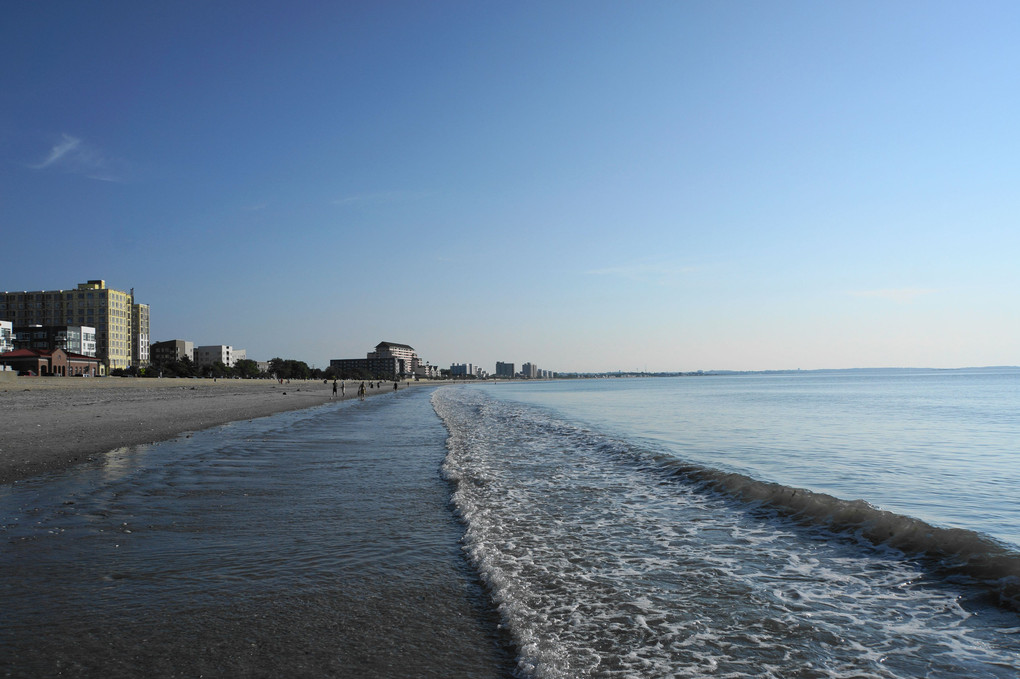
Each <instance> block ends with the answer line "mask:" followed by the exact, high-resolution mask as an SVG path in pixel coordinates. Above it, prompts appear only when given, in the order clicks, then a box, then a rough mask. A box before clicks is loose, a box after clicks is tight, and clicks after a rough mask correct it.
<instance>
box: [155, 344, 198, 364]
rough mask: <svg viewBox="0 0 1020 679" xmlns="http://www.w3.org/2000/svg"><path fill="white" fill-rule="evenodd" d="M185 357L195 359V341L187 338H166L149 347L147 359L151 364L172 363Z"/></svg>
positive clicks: (190, 359)
mask: <svg viewBox="0 0 1020 679" xmlns="http://www.w3.org/2000/svg"><path fill="white" fill-rule="evenodd" d="M185 358H187V359H188V360H189V361H194V360H195V343H194V342H189V341H188V340H166V341H165V342H155V343H153V344H152V345H151V346H150V347H149V359H150V360H151V361H152V364H153V365H163V364H164V363H173V362H174V361H180V360H183V359H185Z"/></svg>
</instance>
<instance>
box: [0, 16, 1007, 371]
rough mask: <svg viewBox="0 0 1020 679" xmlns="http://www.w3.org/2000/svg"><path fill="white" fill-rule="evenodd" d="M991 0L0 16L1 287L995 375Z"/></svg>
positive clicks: (737, 363) (768, 365)
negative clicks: (131, 293)
mask: <svg viewBox="0 0 1020 679" xmlns="http://www.w3.org/2000/svg"><path fill="white" fill-rule="evenodd" d="M1018 30H1020V4H1018V3H1016V2H1011V1H1009V2H974V3H961V2H932V1H923V2H910V1H898V2H884V1H883V2H866V1H855V2H815V1H813V0H812V1H806V2H734V1H729V0H719V1H713V2H707V1H706V2H680V1H676V0H670V1H667V2H657V1H654V0H647V1H641V2H623V1H622V0H621V1H619V2H601V1H598V0H592V1H585V2H556V1H552V2H550V1H548V0H543V1H541V2H531V1H527V0H524V1H520V2H516V1H515V2H503V3H496V2H477V1H470V2H467V1H465V2H446V1H442V0H439V1H436V2H417V1H415V2H398V1H394V2H360V1H359V2H299V3H284V2H262V1H259V0H243V1H236V2H235V1H232V0H220V1H214V2H209V1H208V0H201V1H197V0H179V1H175V2H171V3H154V2H153V3H139V2H135V1H133V0H131V1H127V0H125V1H123V2H113V1H111V2H95V3H83V2H78V1H76V0H75V1H57V0H53V1H47V0H40V1H38V2H29V1H28V0H11V1H9V2H4V3H2V4H0V64H2V66H0V233H2V241H0V242H2V246H0V250H2V253H0V290H7V291H15V290H40V289H69V288H74V287H75V286H76V285H77V284H78V283H82V282H85V281H87V280H91V279H104V280H105V281H106V282H107V285H108V286H110V287H113V288H116V289H120V290H128V289H130V288H134V290H135V299H136V301H138V302H142V303H146V304H149V305H150V307H151V339H152V340H153V341H160V340H168V339H187V340H191V341H194V342H195V343H196V344H230V345H233V346H235V347H240V348H244V349H246V350H247V352H248V356H249V357H250V358H254V359H256V360H268V359H270V358H273V357H276V356H280V357H283V358H292V359H297V360H303V361H305V362H307V363H308V364H309V365H312V366H316V367H323V368H324V367H326V366H327V365H328V361H329V360H330V359H332V358H353V357H362V356H364V355H365V353H366V352H368V351H370V350H372V348H373V347H374V346H375V345H376V344H377V343H378V342H380V341H390V342H399V343H404V344H410V345H411V346H413V347H415V349H416V350H417V351H418V354H419V356H421V357H422V359H424V360H427V361H429V362H431V363H432V364H433V365H439V366H441V367H448V366H449V365H450V364H451V363H474V364H476V365H479V366H481V367H482V368H484V369H486V370H489V371H494V369H495V362H496V361H505V362H514V363H516V364H518V365H520V364H521V363H524V362H532V363H535V364H537V365H538V366H539V367H540V368H545V369H549V370H556V371H615V370H624V371H632V370H648V371H693V370H714V369H727V370H773V369H797V368H800V369H814V368H857V367H894V366H895V367H934V368H954V367H967V366H984V365H1017V364H1020V125H1018V121H1020V41H1017V39H1016V35H1017V33H1018Z"/></svg>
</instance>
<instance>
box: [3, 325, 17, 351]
mask: <svg viewBox="0 0 1020 679" xmlns="http://www.w3.org/2000/svg"><path fill="white" fill-rule="evenodd" d="M8 351H14V324H13V323H11V322H10V321H0V354H4V353H7V352H8Z"/></svg>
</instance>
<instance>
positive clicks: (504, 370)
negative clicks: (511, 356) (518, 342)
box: [496, 361, 514, 377]
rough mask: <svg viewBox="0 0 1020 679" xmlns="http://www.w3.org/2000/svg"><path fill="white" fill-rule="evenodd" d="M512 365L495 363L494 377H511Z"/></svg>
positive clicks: (512, 374) (512, 373) (512, 372)
mask: <svg viewBox="0 0 1020 679" xmlns="http://www.w3.org/2000/svg"><path fill="white" fill-rule="evenodd" d="M513 376H514V364H513V363H503V362H502V361H496V377H513Z"/></svg>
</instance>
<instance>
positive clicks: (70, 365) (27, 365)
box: [0, 349, 103, 377]
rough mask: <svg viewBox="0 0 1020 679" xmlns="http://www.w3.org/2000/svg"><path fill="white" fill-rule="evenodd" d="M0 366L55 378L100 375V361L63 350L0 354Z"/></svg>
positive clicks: (30, 350) (17, 350) (33, 350)
mask: <svg viewBox="0 0 1020 679" xmlns="http://www.w3.org/2000/svg"><path fill="white" fill-rule="evenodd" d="M0 364H3V365H9V366H11V368H12V369H14V370H16V371H18V372H19V373H32V374H33V375H56V376H66V377H71V376H81V375H85V376H89V377H96V376H97V375H101V374H102V365H103V363H102V361H100V360H99V359H98V358H96V357H95V356H83V355H82V354H74V353H69V352H67V351H64V350H63V349H15V350H14V351H8V352H6V353H3V354H0Z"/></svg>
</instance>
